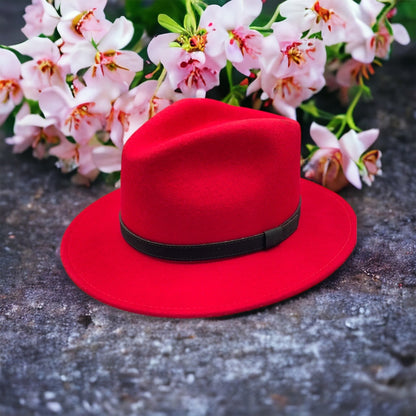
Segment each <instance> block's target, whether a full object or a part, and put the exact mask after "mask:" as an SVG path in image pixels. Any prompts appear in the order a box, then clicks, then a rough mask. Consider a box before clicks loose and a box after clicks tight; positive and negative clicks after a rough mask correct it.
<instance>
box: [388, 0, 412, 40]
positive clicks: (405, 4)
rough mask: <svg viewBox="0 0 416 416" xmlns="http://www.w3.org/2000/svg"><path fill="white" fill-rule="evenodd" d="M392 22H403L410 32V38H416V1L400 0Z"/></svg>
mask: <svg viewBox="0 0 416 416" xmlns="http://www.w3.org/2000/svg"><path fill="white" fill-rule="evenodd" d="M392 22H393V23H401V24H402V25H403V26H404V27H405V28H406V29H407V31H408V32H409V35H410V38H411V39H412V40H416V1H415V0H400V1H399V2H398V3H397V14H396V15H395V16H394V17H393V19H392Z"/></svg>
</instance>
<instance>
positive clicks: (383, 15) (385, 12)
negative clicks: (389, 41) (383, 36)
mask: <svg viewBox="0 0 416 416" xmlns="http://www.w3.org/2000/svg"><path fill="white" fill-rule="evenodd" d="M397 2H398V0H391V3H390V5H386V6H384V8H383V10H382V11H381V12H380V14H379V15H378V16H377V19H376V22H375V23H374V25H373V27H372V29H373V31H374V32H377V31H378V26H379V24H380V22H382V21H383V20H384V19H386V18H387V15H388V14H389V13H390V11H391V10H393V9H394V8H395V7H396V5H397Z"/></svg>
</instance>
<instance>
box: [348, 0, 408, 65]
mask: <svg viewBox="0 0 416 416" xmlns="http://www.w3.org/2000/svg"><path fill="white" fill-rule="evenodd" d="M382 9H383V4H382V3H381V2H379V1H378V0H362V1H361V3H360V6H359V11H360V14H359V19H357V27H359V28H360V30H356V31H351V33H350V34H349V37H348V40H347V45H346V48H345V50H346V52H348V53H350V54H351V56H352V57H353V58H354V59H355V60H357V61H359V62H363V63H371V62H372V61H373V60H374V58H375V57H378V58H386V57H387V56H388V54H389V52H390V45H391V43H392V42H393V40H396V41H397V42H399V43H400V44H402V45H406V44H408V43H409V42H410V37H409V34H408V33H407V31H406V29H405V28H404V26H403V25H401V24H398V23H393V24H390V26H391V28H392V31H393V36H392V35H391V34H390V33H389V31H388V30H387V28H386V25H385V22H383V21H382V22H380V24H379V25H378V32H376V33H374V32H373V29H372V28H373V26H374V24H375V23H376V21H377V16H378V14H379V13H380V12H381V10H382Z"/></svg>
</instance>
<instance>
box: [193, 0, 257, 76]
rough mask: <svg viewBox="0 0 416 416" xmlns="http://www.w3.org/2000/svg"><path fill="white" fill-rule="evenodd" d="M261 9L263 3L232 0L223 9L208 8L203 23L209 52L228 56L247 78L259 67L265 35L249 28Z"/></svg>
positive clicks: (215, 6)
mask: <svg viewBox="0 0 416 416" xmlns="http://www.w3.org/2000/svg"><path fill="white" fill-rule="evenodd" d="M261 9H262V2H261V0H231V1H229V2H228V3H226V4H225V5H224V6H222V7H219V6H217V5H210V6H208V7H207V8H206V9H205V10H204V12H203V13H202V15H201V21H200V26H201V27H203V28H206V30H207V45H206V53H207V54H208V55H210V56H212V57H223V56H224V55H225V58H226V59H228V60H229V61H230V62H231V63H232V64H233V65H234V67H235V68H236V69H237V70H238V71H240V72H241V73H243V74H245V75H250V70H251V69H255V68H259V57H260V54H261V50H262V40H263V36H262V35H261V34H260V33H259V32H257V31H256V30H252V29H250V28H249V25H250V24H251V23H252V22H253V20H254V19H255V18H256V17H257V16H258V15H259V14H260V12H261ZM222 59H223V58H222Z"/></svg>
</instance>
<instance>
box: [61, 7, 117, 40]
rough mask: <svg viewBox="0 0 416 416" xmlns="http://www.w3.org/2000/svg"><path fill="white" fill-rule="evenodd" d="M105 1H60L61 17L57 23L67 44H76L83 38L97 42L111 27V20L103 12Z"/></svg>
mask: <svg viewBox="0 0 416 416" xmlns="http://www.w3.org/2000/svg"><path fill="white" fill-rule="evenodd" d="M106 3H107V0H89V1H88V2H86V1H85V0H65V1H62V3H61V8H60V11H61V14H62V19H61V22H60V23H59V24H58V32H59V34H60V35H61V36H62V39H63V40H64V41H65V42H66V43H69V44H76V43H77V42H79V41H80V40H83V39H86V40H88V41H91V40H94V42H96V43H98V42H99V41H100V40H101V39H102V37H103V36H104V35H105V34H106V33H107V32H108V30H109V29H110V27H111V22H110V21H108V20H107V19H106V18H105V14H104V7H105V5H106ZM87 4H88V6H87Z"/></svg>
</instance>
